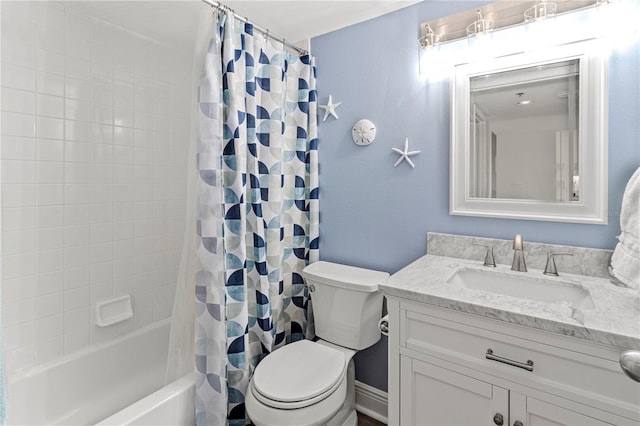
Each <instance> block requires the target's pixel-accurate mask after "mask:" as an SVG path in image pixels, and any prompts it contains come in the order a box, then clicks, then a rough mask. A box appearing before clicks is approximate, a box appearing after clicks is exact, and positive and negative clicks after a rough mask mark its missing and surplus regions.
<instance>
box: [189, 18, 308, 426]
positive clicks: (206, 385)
mask: <svg viewBox="0 0 640 426" xmlns="http://www.w3.org/2000/svg"><path fill="white" fill-rule="evenodd" d="M213 32H214V34H213V35H212V38H211V42H210V44H209V48H208V52H207V55H206V59H205V66H204V73H203V75H202V78H201V82H200V87H199V121H198V125H199V129H198V130H199V136H198V147H197V160H198V172H199V181H198V185H199V187H198V222H197V230H198V236H199V247H198V265H197V266H196V268H197V274H196V330H195V340H196V342H195V356H196V422H197V424H199V425H213V424H225V423H227V422H228V424H231V425H244V424H245V423H246V415H245V406H244V400H245V393H246V392H247V387H248V384H249V380H250V378H251V375H252V373H253V371H254V369H255V367H256V365H257V364H258V363H259V362H260V360H261V359H262V358H263V357H264V356H266V355H267V354H269V353H270V352H272V351H273V350H275V349H277V348H279V347H281V346H283V345H285V344H287V343H290V342H293V341H296V340H300V339H304V338H312V337H313V326H312V321H311V317H310V303H309V297H308V292H307V288H306V286H305V284H304V281H303V279H302V276H301V275H300V272H301V270H302V269H303V268H304V267H305V266H306V265H307V264H308V263H310V262H314V261H316V260H318V228H319V226H318V225H319V223H318V154H317V116H316V108H317V100H316V90H315V88H316V83H315V66H314V60H313V58H312V57H311V56H309V55H305V56H300V57H299V56H297V55H295V54H292V53H289V52H287V51H286V50H285V48H284V46H282V44H281V43H277V44H273V42H272V41H271V40H268V39H267V38H266V37H264V36H263V35H262V34H259V33H258V32H254V28H253V26H252V25H251V24H248V23H244V22H240V21H238V20H236V19H234V16H233V15H232V14H230V13H229V14H227V13H225V12H223V11H220V12H219V13H218V19H217V22H216V25H215V28H214V31H213Z"/></svg>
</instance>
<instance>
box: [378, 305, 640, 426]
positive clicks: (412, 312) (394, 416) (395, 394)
mask: <svg viewBox="0 0 640 426" xmlns="http://www.w3.org/2000/svg"><path fill="white" fill-rule="evenodd" d="M387 307H388V311H389V327H390V329H389V424H390V425H400V424H401V425H425V426H427V425H474V426H476V425H494V424H495V425H509V426H538V425H556V424H557V425H576V426H582V425H608V424H615V425H638V424H640V383H636V382H633V381H632V380H631V379H629V378H627V377H626V376H625V375H624V374H623V373H622V371H621V370H620V367H619V365H618V359H619V356H620V352H621V350H622V349H621V348H617V347H612V346H608V345H604V344H600V343H592V342H588V341H586V340H581V339H576V338H571V337H567V336H564V335H562V334H557V333H551V332H546V331H542V330H537V329H534V328H531V327H524V326H520V325H516V324H511V323H508V322H505V321H501V320H496V319H490V318H485V317H481V316H478V315H473V314H469V313H465V312H457V311H455V310H452V309H446V308H441V307H436V306H433V305H429V304H424V303H416V302H412V301H408V300H405V299H401V298H396V297H390V296H388V295H387ZM489 358H493V359H489ZM495 358H497V359H498V360H495ZM500 360H501V361H500ZM505 362H507V363H505ZM529 370H531V371H529Z"/></svg>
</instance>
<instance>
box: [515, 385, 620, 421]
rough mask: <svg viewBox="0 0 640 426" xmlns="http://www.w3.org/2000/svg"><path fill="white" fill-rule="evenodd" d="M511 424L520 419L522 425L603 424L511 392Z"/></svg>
mask: <svg viewBox="0 0 640 426" xmlns="http://www.w3.org/2000/svg"><path fill="white" fill-rule="evenodd" d="M510 396H511V398H510V399H511V419H510V420H511V425H514V424H515V422H517V421H520V422H521V423H522V425H523V426H556V425H558V426H560V425H564V426H578V425H579V426H605V425H611V423H607V422H605V421H602V420H598V419H595V418H593V417H589V416H585V415H584V414H580V413H576V412H575V411H570V410H567V409H566V408H562V407H559V406H557V405H553V404H549V403H546V402H543V401H540V400H537V399H535V398H531V397H530V396H525V395H522V394H519V393H517V392H513V391H512V392H511V395H510Z"/></svg>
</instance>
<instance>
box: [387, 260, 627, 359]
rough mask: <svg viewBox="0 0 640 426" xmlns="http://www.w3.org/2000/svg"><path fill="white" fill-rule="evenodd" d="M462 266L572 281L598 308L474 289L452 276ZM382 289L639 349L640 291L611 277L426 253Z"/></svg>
mask: <svg viewBox="0 0 640 426" xmlns="http://www.w3.org/2000/svg"><path fill="white" fill-rule="evenodd" d="M458 268H471V269H476V270H478V271H481V272H482V271H485V272H487V273H490V272H492V271H498V272H499V273H500V274H506V275H511V274H513V275H520V274H527V278H533V279H537V277H539V278H540V279H544V280H551V281H554V280H556V281H559V282H560V281H561V282H565V283H566V282H570V283H572V284H573V285H576V286H579V287H583V288H585V289H587V290H588V291H589V293H590V294H591V298H592V299H593V302H594V304H595V307H585V308H581V307H575V306H572V305H571V304H569V303H566V302H555V303H549V302H538V301H533V300H528V299H524V298H518V297H511V296H505V295H500V294H495V293H489V292H485V291H480V290H474V289H469V288H466V287H463V286H462V285H461V284H457V283H448V282H447V280H448V279H449V278H450V277H451V276H452V275H453V274H454V273H455V271H456V270H457V269H458ZM380 289H381V290H382V292H383V293H384V294H385V295H387V296H393V297H399V298H403V299H407V300H411V301H414V302H422V303H428V304H431V305H436V306H440V307H444V308H449V309H452V310H456V311H461V312H467V313H470V314H475V315H480V316H483V317H487V318H492V319H498V320H502V321H506V322H510V323H514V324H518V325H522V326H526V327H532V328H537V329H540V330H545V331H549V332H553V333H558V334H563V335H566V336H572V337H576V338H579V339H584V340H588V341H592V342H597V343H604V344H609V345H614V346H618V347H621V348H628V349H640V295H639V294H638V290H634V289H628V288H622V287H617V286H615V285H613V284H611V283H610V282H609V280H608V279H604V278H598V277H592V276H584V275H575V274H567V273H564V274H563V273H561V276H560V277H547V276H545V275H543V274H542V270H539V269H531V268H529V272H526V273H523V272H514V271H511V270H510V266H507V265H498V267H497V268H487V267H484V266H482V262H478V261H475V260H467V259H459V258H454V257H446V256H436V255H430V254H427V255H425V256H423V257H421V258H420V259H418V260H416V261H415V262H413V263H411V264H410V265H408V266H406V267H405V268H403V269H401V270H400V271H398V272H397V273H395V274H393V275H392V276H390V277H389V278H388V279H387V280H386V281H385V282H384V283H382V284H380Z"/></svg>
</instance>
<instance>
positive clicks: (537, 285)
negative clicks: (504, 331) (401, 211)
mask: <svg viewBox="0 0 640 426" xmlns="http://www.w3.org/2000/svg"><path fill="white" fill-rule="evenodd" d="M529 274H532V272H530V273H529ZM447 282H448V283H449V284H454V285H461V286H463V287H466V288H469V289H474V290H480V291H485V292H488V293H494V294H501V295H504V296H511V297H518V298H521V299H528V300H535V301H537V302H546V303H563V302H564V303H569V304H571V305H573V306H574V307H576V308H583V309H592V308H595V305H594V304H593V300H592V299H591V295H590V294H589V291H588V290H586V289H584V288H582V287H580V286H578V285H576V284H574V283H571V282H569V281H563V280H562V279H558V278H547V277H546V276H534V275H526V274H524V273H519V272H510V271H495V270H490V269H482V270H479V269H472V268H460V269H458V270H457V271H456V272H454V273H453V275H451V277H449V279H448V280H447Z"/></svg>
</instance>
